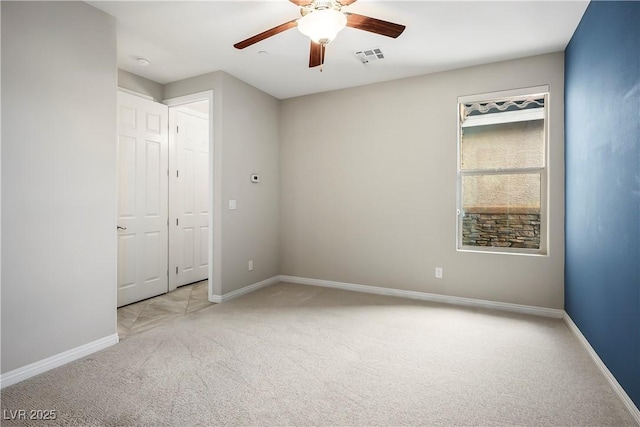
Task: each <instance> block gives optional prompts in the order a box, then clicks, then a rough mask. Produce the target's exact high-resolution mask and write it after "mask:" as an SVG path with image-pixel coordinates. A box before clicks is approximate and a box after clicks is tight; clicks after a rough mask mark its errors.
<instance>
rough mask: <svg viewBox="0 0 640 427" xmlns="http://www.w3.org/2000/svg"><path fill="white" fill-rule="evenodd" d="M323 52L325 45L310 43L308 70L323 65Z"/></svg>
mask: <svg viewBox="0 0 640 427" xmlns="http://www.w3.org/2000/svg"><path fill="white" fill-rule="evenodd" d="M324 51H325V45H323V44H320V43H316V42H311V49H310V50H309V68H313V67H317V66H318V65H322V64H324Z"/></svg>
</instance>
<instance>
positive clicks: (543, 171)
mask: <svg viewBox="0 0 640 427" xmlns="http://www.w3.org/2000/svg"><path fill="white" fill-rule="evenodd" d="M522 96H527V97H529V96H531V97H544V100H545V105H544V108H543V110H544V111H543V117H542V119H543V121H544V124H543V135H544V153H543V159H544V164H543V166H542V167H535V168H530V167H529V168H505V169H494V170H492V169H476V170H464V171H463V170H462V124H463V122H462V115H461V112H462V108H463V107H462V105H463V104H470V103H476V102H494V101H502V100H507V99H511V98H515V97H522ZM550 97H551V96H550V92H549V85H544V86H535V87H528V88H521V89H514V90H505V91H499V92H489V93H481V94H476V95H466V96H459V97H458V103H457V104H456V105H457V109H456V116H457V121H456V123H457V159H456V161H457V164H456V251H459V252H480V253H497V254H509V255H529V256H532V255H533V256H548V247H549V235H548V217H549V215H548V205H549V152H550V150H549V145H550V138H549V111H550V104H549V102H550ZM523 111H526V110H523ZM525 173H539V174H540V248H539V249H530V248H512V247H498V246H471V245H463V244H462V231H463V215H462V178H463V176H473V175H517V174H525Z"/></svg>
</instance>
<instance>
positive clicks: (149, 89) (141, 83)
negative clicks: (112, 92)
mask: <svg viewBox="0 0 640 427" xmlns="http://www.w3.org/2000/svg"><path fill="white" fill-rule="evenodd" d="M118 86H119V87H123V88H125V89H129V90H132V91H134V92H138V93H141V94H144V95H148V96H150V97H152V98H153V100H154V101H156V102H162V100H163V99H164V98H163V97H162V91H163V87H162V85H161V84H160V83H157V82H154V81H153V80H149V79H146V78H144V77H141V76H139V75H137V74H133V73H130V72H128V71H125V70H121V69H118Z"/></svg>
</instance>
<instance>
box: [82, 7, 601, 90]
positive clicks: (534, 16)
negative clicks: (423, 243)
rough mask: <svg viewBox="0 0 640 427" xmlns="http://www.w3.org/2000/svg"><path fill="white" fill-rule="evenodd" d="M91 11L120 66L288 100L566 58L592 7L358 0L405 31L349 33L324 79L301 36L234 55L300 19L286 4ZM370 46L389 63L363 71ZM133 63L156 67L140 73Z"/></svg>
mask: <svg viewBox="0 0 640 427" xmlns="http://www.w3.org/2000/svg"><path fill="white" fill-rule="evenodd" d="M87 3H89V4H91V5H93V6H95V7H97V8H99V9H101V10H103V11H105V12H107V13H109V14H111V15H113V16H114V17H116V18H117V21H118V26H117V28H118V67H119V68H122V69H124V70H127V71H129V72H132V73H134V74H138V75H140V76H143V77H146V78H148V79H151V80H154V81H156V82H159V83H162V84H164V83H169V82H173V81H177V80H182V79H185V78H188V77H193V76H197V75H200V74H205V73H208V72H212V71H217V70H222V71H225V72H227V73H229V74H231V75H233V76H235V77H237V78H239V79H241V80H244V81H245V82H247V83H249V84H251V85H253V86H255V87H257V88H259V89H261V90H263V91H264V92H267V93H269V94H271V95H273V96H275V97H277V98H280V99H285V98H290V97H294V96H299V95H305V94H309V93H316V92H323V91H328V90H334V89H342V88H346V87H352V86H359V85H363V84H368V83H374V82H379V81H386V80H393V79H399V78H404V77H410V76H416V75H421V74H427V73H433V72H437V71H444V70H450V69H455V68H462V67H467V66H472V65H478V64H486V63H490V62H496V61H501V60H507V59H513V58H521V57H525V56H531V55H537V54H543V53H549V52H557V51H561V50H564V48H565V47H566V45H567V43H568V42H569V40H570V39H571V36H572V34H573V32H574V31H575V29H576V27H577V25H578V23H579V22H580V19H581V18H582V15H583V13H584V11H585V9H586V7H587V5H588V3H589V2H588V0H572V1H553V0H547V1H540V0H538V1H522V0H510V1H484V0H475V1H451V0H449V1H395V0H394V1H375V0H359V1H357V2H356V3H354V4H352V5H350V6H348V7H345V8H344V9H343V10H345V11H349V12H353V13H359V14H362V15H368V16H371V17H374V18H379V19H383V20H386V21H391V22H395V23H399V24H404V25H406V26H407V29H406V30H405V31H404V33H403V34H402V35H400V37H398V38H397V39H391V38H388V37H384V36H380V35H376V34H372V33H368V32H365V31H360V30H356V29H353V28H346V29H344V30H343V31H342V32H341V33H340V34H339V35H338V36H337V37H336V39H335V40H334V41H332V42H331V43H330V44H329V45H328V47H327V53H326V60H325V65H324V71H323V72H320V71H319V69H318V68H311V69H310V68H308V59H309V41H308V39H307V38H306V37H305V36H303V35H302V34H300V32H299V31H298V30H297V29H295V28H293V29H290V30H288V31H285V32H283V33H280V34H278V35H276V36H274V37H271V38H269V39H267V40H264V41H262V42H259V43H257V44H254V45H253V46H250V47H248V48H246V49H244V50H237V49H235V48H234V47H233V44H234V43H236V42H239V41H241V40H244V39H246V38H248V37H250V36H253V35H255V34H257V33H260V32H262V31H264V30H267V29H269V28H272V27H275V26H276V25H279V24H281V23H284V22H286V21H289V20H292V19H296V18H298V17H299V16H300V15H299V8H298V7H297V6H295V5H294V4H293V3H290V2H289V1H287V0H263V1H239V0H235V1H211V0H210V1H88V2H87ZM372 47H381V48H382V49H383V51H384V53H385V55H386V58H385V59H384V60H381V61H375V62H371V63H369V64H367V65H364V64H362V63H361V62H360V61H359V60H358V59H357V58H356V57H355V55H354V52H356V51H358V50H363V49H368V48H372ZM259 51H266V52H267V53H266V54H259V53H258V52H259ZM137 57H144V58H147V59H148V60H150V61H151V64H150V65H149V66H147V67H143V66H140V65H139V64H138V63H137V62H136V58H137Z"/></svg>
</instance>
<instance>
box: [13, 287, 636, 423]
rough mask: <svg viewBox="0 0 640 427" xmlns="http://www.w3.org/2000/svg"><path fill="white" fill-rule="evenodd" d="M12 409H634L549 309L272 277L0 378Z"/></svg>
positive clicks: (149, 419)
mask: <svg viewBox="0 0 640 427" xmlns="http://www.w3.org/2000/svg"><path fill="white" fill-rule="evenodd" d="M2 409H3V413H4V414H6V413H7V412H8V411H9V410H12V411H15V410H17V409H26V410H30V409H43V410H50V409H53V410H56V411H57V420H56V421H55V422H48V423H36V422H31V424H29V423H22V424H21V422H13V421H8V420H3V422H2V426H5V425H6V426H10V425H79V426H89V425H96V426H192V425H194V426H195V425H199V426H214V425H288V426H289V425H295V426H298V425H305V426H306V425H367V426H371V425H481V426H493V425H531V426H543V425H556V426H569V425H575V426H588V425H590V426H606V425H609V426H632V425H634V422H633V420H632V419H631V417H630V416H629V414H628V413H627V412H626V410H625V408H624V406H623V405H622V403H621V402H620V401H619V399H618V398H617V396H616V395H615V394H614V393H613V392H612V390H611V388H610V386H609V385H608V383H607V382H606V380H605V378H604V377H603V376H602V375H601V374H600V372H599V371H598V370H597V368H596V366H595V365H594V363H593V361H592V360H591V359H590V358H589V356H588V355H587V353H586V352H585V351H584V349H583V348H582V347H581V345H580V344H579V342H578V341H577V340H576V339H575V338H574V336H573V335H572V334H571V332H570V331H569V329H568V328H567V327H566V326H565V325H564V323H563V322H562V321H561V320H557V319H545V318H539V317H532V316H526V315H517V314H508V313H501V312H490V311H485V310H478V309H468V308H459V307H453V306H446V305H437V304H431V303H423V302H417V301H411V300H403V299H398V298H391V297H383V296H376V295H367V294H361V293H351V292H345V291H339V290H335V289H323V288H317V287H310V286H302V285H293V284H277V285H273V286H270V287H268V288H264V289H261V290H259V291H257V292H254V293H252V294H249V295H246V296H243V297H240V298H238V299H235V300H233V301H229V302H226V303H223V304H219V305H215V306H212V307H209V308H204V309H202V310H200V311H198V312H196V313H193V314H189V315H186V316H184V317H182V318H180V319H177V320H175V321H173V322H171V323H169V324H167V325H164V326H159V327H157V328H155V329H152V330H149V331H146V332H143V333H140V334H137V335H133V336H130V337H128V338H127V339H126V340H125V341H124V342H122V343H120V344H118V345H116V346H113V347H110V348H108V349H106V350H103V351H101V352H99V353H96V354H93V355H91V356H89V357H86V358H84V359H81V360H78V361H76V362H73V363H70V364H68V365H66V366H63V367H60V368H57V369H55V370H53V371H49V372H47V373H45V374H42V375H39V376H37V377H34V378H32V379H30V380H27V381H24V382H22V383H19V384H16V385H13V386H10V387H8V388H6V389H4V390H3V391H2Z"/></svg>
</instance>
